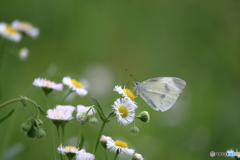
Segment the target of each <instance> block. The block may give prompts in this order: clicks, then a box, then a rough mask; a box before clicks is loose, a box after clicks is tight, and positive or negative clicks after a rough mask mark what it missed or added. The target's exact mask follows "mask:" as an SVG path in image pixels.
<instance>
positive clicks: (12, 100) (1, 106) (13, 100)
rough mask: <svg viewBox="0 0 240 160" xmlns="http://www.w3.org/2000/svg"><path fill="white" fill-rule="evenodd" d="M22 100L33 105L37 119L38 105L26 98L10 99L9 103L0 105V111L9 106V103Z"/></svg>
mask: <svg viewBox="0 0 240 160" xmlns="http://www.w3.org/2000/svg"><path fill="white" fill-rule="evenodd" d="M23 99H24V100H27V101H29V102H31V103H32V104H34V105H35V107H36V117H38V116H39V110H38V104H37V103H36V102H35V101H33V100H31V99H28V98H27V97H22V98H14V99H11V100H9V101H7V102H5V103H3V104H1V105H0V109H2V108H3V107H5V106H7V105H8V104H11V103H13V102H17V101H21V100H23Z"/></svg>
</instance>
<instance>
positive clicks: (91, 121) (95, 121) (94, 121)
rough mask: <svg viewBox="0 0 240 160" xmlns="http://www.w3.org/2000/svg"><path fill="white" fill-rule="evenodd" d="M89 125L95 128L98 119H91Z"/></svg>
mask: <svg viewBox="0 0 240 160" xmlns="http://www.w3.org/2000/svg"><path fill="white" fill-rule="evenodd" d="M89 124H90V125H91V126H94V125H96V124H98V119H97V118H96V117H92V118H90V119H89Z"/></svg>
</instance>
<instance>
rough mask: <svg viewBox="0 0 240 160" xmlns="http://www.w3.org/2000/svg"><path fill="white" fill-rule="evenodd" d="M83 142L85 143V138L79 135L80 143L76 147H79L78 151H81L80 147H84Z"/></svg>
mask: <svg viewBox="0 0 240 160" xmlns="http://www.w3.org/2000/svg"><path fill="white" fill-rule="evenodd" d="M84 142H85V138H84V136H83V135H82V134H81V141H80V143H79V145H78V147H79V148H80V149H82V147H83V145H84Z"/></svg>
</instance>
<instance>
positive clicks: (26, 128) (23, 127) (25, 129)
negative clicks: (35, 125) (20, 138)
mask: <svg viewBox="0 0 240 160" xmlns="http://www.w3.org/2000/svg"><path fill="white" fill-rule="evenodd" d="M31 128H32V124H28V123H26V122H25V123H23V124H21V126H20V129H21V130H22V131H23V132H28V131H29V130H30V129H31Z"/></svg>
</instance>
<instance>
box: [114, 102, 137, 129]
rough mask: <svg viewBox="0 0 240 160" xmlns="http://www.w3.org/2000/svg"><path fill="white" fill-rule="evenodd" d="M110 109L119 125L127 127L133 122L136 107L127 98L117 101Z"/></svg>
mask: <svg viewBox="0 0 240 160" xmlns="http://www.w3.org/2000/svg"><path fill="white" fill-rule="evenodd" d="M112 107H113V109H114V110H115V114H116V115H117V117H118V121H119V122H120V123H121V124H123V125H127V124H129V123H131V122H132V121H133V120H134V116H135V109H136V108H137V105H136V104H135V103H134V102H133V101H132V100H130V99H129V98H122V99H117V100H116V101H115V102H114V104H113V105H112Z"/></svg>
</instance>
